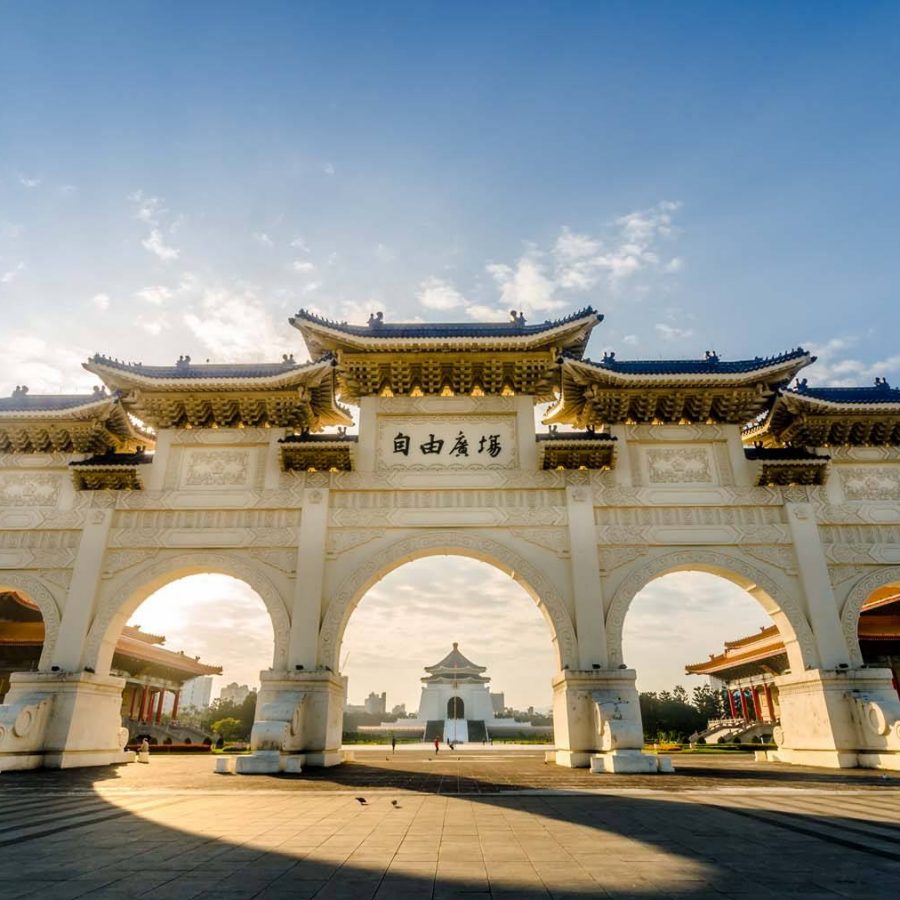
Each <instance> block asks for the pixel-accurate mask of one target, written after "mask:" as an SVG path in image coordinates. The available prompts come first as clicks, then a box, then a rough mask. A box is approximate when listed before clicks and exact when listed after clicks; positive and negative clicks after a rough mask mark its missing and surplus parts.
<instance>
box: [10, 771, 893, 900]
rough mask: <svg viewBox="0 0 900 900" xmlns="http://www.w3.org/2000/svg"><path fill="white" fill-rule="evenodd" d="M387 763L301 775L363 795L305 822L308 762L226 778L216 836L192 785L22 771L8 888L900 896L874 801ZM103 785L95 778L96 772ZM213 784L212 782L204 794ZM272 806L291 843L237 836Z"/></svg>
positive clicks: (210, 893)
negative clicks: (731, 798)
mask: <svg viewBox="0 0 900 900" xmlns="http://www.w3.org/2000/svg"><path fill="white" fill-rule="evenodd" d="M311 772H312V770H311ZM384 773H385V770H384V769H383V768H378V767H374V766H366V765H364V764H361V763H354V764H350V765H348V766H346V767H345V768H343V769H341V770H334V769H332V770H325V771H323V772H320V773H313V774H310V775H303V776H299V777H300V778H305V779H308V780H309V781H310V782H312V783H313V784H315V783H316V781H317V780H319V779H322V780H324V779H326V778H327V779H328V780H329V781H330V783H333V784H338V785H344V786H346V787H352V788H353V789H354V792H353V793H354V794H356V796H354V795H353V794H346V793H335V792H333V791H332V793H333V797H334V800H335V801H337V803H336V804H335V807H334V809H333V811H332V812H331V813H330V818H329V820H328V821H325V822H320V823H318V824H309V825H308V826H307V827H301V826H299V825H298V826H297V828H296V833H295V834H294V836H293V837H292V836H291V820H290V818H289V816H290V811H289V809H288V807H289V805H290V804H291V803H294V804H295V806H297V803H296V801H297V800H298V795H299V794H300V792H296V791H290V790H289V784H290V782H291V781H292V780H294V779H292V778H290V777H288V776H274V777H265V776H264V777H260V778H256V779H253V782H252V783H253V785H254V788H253V790H251V791H250V792H249V793H248V792H247V791H243V792H242V791H241V790H239V789H236V790H234V791H233V792H232V791H231V790H228V789H227V784H228V783H231V782H230V779H227V780H226V779H223V781H225V782H226V784H225V785H224V786H223V787H224V790H223V793H224V794H225V795H226V796H225V797H224V798H221V804H220V805H221V807H222V810H223V813H222V815H223V831H222V834H221V835H219V836H209V835H204V834H198V833H197V831H196V830H192V827H191V820H192V811H191V807H190V804H191V802H192V800H191V798H190V796H188V797H185V796H184V793H183V792H181V791H179V792H178V793H177V795H166V793H165V792H161V793H160V794H159V795H158V796H156V797H155V798H154V797H153V796H152V795H146V796H145V795H144V794H143V793H142V795H141V796H142V801H141V802H143V799H146V800H147V805H146V806H145V807H143V809H142V810H140V811H137V812H134V811H130V810H125V809H123V808H122V807H121V806H118V805H117V804H116V802H115V797H114V796H111V795H110V794H108V793H106V794H104V793H103V787H104V786H105V785H107V784H108V783H110V782H114V781H116V780H120V776H119V775H118V773H116V772H115V770H110V769H102V770H84V769H82V770H69V771H68V772H57V773H47V772H41V773H9V774H8V775H4V776H3V778H2V781H0V800H2V805H0V877H2V878H3V884H4V885H5V887H6V888H9V891H8V892H6V891H5V892H4V897H5V898H6V900H14V898H16V897H19V896H23V897H24V896H35V897H37V896H40V897H41V898H42V900H48V898H49V900H53V898H57V900H63V898H66V900H70V898H75V897H81V896H87V897H100V898H106V900H118V898H120V897H121V898H125V897H138V896H146V897H165V898H167V900H179V898H212V897H217V898H232V900H236V898H239V897H242V898H250V897H256V898H287V897H291V898H304V897H315V898H317V900H325V898H339V897H348V898H349V897H352V898H373V897H377V898H379V900H381V898H406V897H428V898H433V900H437V898H450V897H466V898H468V900H472V898H473V897H478V896H481V897H491V896H497V897H501V896H502V897H519V898H523V900H530V898H537V897H545V898H546V897H554V898H558V897H610V896H612V897H622V898H625V897H632V898H649V897H660V896H666V897H671V896H678V897H689V898H700V897H710V896H715V895H717V894H721V893H726V894H727V893H731V892H732V891H734V890H735V889H736V886H738V887H740V889H741V890H744V891H747V890H750V891H753V892H755V893H756V895H757V896H760V895H762V896H778V897H792V896H800V895H802V896H804V897H810V896H813V897H814V896H817V895H821V896H831V897H833V896H834V894H833V893H831V892H830V890H829V888H827V887H826V885H831V886H832V887H835V885H839V886H842V887H843V890H844V892H845V893H847V894H849V895H850V896H866V897H872V898H875V897H879V896H896V894H894V893H893V888H894V887H896V884H897V882H896V881H893V880H891V878H895V877H896V863H897V861H900V853H898V854H896V857H897V859H896V860H892V859H891V856H890V854H889V853H888V854H887V855H886V854H884V853H882V852H872V849H873V848H872V847H869V850H868V851H867V849H866V845H867V843H869V842H868V841H867V839H866V837H865V831H866V829H865V828H864V827H863V828H862V829H861V824H862V825H863V826H865V824H866V823H865V822H863V821H862V820H860V819H859V818H852V817H850V816H834V815H818V814H815V815H796V814H790V815H785V816H784V817H783V819H782V820H781V821H779V820H778V819H777V817H776V819H775V820H774V821H773V820H772V819H771V818H768V819H766V818H761V817H760V816H757V815H754V814H753V813H752V812H748V811H746V810H744V811H738V812H736V811H735V810H730V809H725V808H724V807H722V806H715V805H708V804H699V803H695V802H692V801H691V800H690V798H689V797H687V796H685V795H681V796H679V795H678V794H677V793H662V792H660V794H659V796H651V795H646V794H645V795H642V796H634V795H628V796H616V795H615V794H613V793H609V794H595V795H586V794H583V793H580V794H579V793H577V792H572V793H566V792H565V791H560V792H556V793H552V794H549V793H540V794H538V793H532V794H521V793H519V794H511V793H510V791H511V790H512V791H515V790H517V788H516V787H515V786H511V785H510V783H509V781H503V782H502V783H501V782H499V781H492V780H491V779H490V778H489V777H478V776H477V775H475V774H470V775H468V776H467V777H466V778H465V780H464V782H460V783H459V785H458V787H457V789H455V790H453V791H452V792H445V791H441V790H436V789H435V787H436V786H435V784H434V783H431V784H429V781H428V779H423V778H422V775H421V772H419V771H417V770H415V769H413V768H408V769H405V768H403V766H402V765H401V766H395V767H394V769H392V770H391V774H392V776H393V777H394V779H396V778H398V777H399V779H400V780H402V781H405V782H406V784H405V785H404V787H403V788H402V790H403V791H404V793H402V794H400V795H399V797H398V796H397V795H396V794H395V795H394V796H393V797H392V796H391V794H390V792H389V790H387V791H380V790H379V788H382V787H386V788H388V789H393V790H395V791H396V790H398V788H397V786H396V785H395V784H385V778H384ZM716 774H717V775H719V774H721V773H716ZM10 776H12V777H10ZM48 776H53V777H50V778H48ZM248 780H249V779H248ZM616 783H617V784H619V783H620V782H619V781H618V780H617V782H616ZM63 786H65V788H66V790H60V788H61V787H63ZM367 786H368V787H369V788H371V789H373V793H372V794H371V795H369V796H366V795H365V790H366V787H367ZM89 787H92V788H93V789H94V790H93V791H91V790H84V788H89ZM79 788H81V790H80V789H79ZM468 788H471V790H467V789H468ZM48 789H49V790H48ZM460 793H465V794H466V796H465V798H464V799H465V800H466V801H471V802H473V803H474V804H475V807H474V810H473V813H472V815H473V818H472V821H471V823H467V824H464V825H460V824H459V820H458V819H457V825H456V826H453V825H452V824H450V825H448V824H447V823H448V822H450V817H449V816H448V817H446V818H445V815H444V808H443V807H444V806H445V805H447V804H452V801H453V799H454V798H453V796H452V795H453V794H460ZM208 796H209V794H208V792H206V791H204V790H199V791H198V793H197V798H198V800H199V799H200V798H203V797H208ZM323 796H327V795H326V794H323V793H321V792H318V791H316V792H315V793H314V794H310V795H307V797H308V798H309V799H310V800H313V801H315V800H321V798H322V797H323ZM357 796H361V797H362V798H363V799H364V800H365V801H366V802H365V803H364V804H362V803H360V802H359V800H358V799H357ZM429 798H431V799H430V800H429ZM435 800H437V801H438V802H437V803H435ZM179 804H181V809H183V825H179V826H178V827H175V826H172V825H171V824H166V825H163V824H160V823H158V822H154V821H152V819H150V818H148V815H152V813H153V810H154V809H163V808H165V807H166V806H171V807H172V809H171V810H169V813H167V815H170V814H171V812H173V811H175V812H178V810H179V806H178V805H179ZM429 805H430V806H431V807H433V808H432V809H430V810H429V809H428V806H429ZM282 806H283V807H284V808H283V809H282V808H281V807H282ZM329 808H330V809H331V807H329ZM461 808H462V807H460V809H461ZM242 811H243V812H242ZM261 812H265V813H266V814H267V815H271V818H272V821H273V822H275V823H280V824H281V825H282V826H283V828H282V831H283V835H282V836H283V841H282V843H281V844H279V843H278V841H277V840H271V839H268V838H266V836H265V835H262V836H261V837H259V839H253V838H252V837H249V838H244V839H240V838H239V837H238V833H239V832H240V828H237V829H235V827H234V823H235V819H236V818H237V820H241V818H242V816H246V817H247V818H248V819H252V818H253V817H254V815H258V814H259V813H261ZM748 816H749V817H750V819H752V820H753V821H752V822H748V819H747V817H748ZM513 819H515V820H516V823H517V824H514V825H511V824H510V823H511V821H512V820H513ZM239 824H240V821H239ZM333 825H339V826H340V827H339V828H336V829H332V832H331V833H330V834H329V836H328V837H327V838H326V840H325V841H324V842H322V840H321V838H322V834H321V833H318V832H317V831H316V829H320V830H322V829H328V828H331V826H333ZM476 826H477V830H476ZM876 827H877V828H878V829H880V831H881V832H883V833H884V834H890V833H892V832H891V829H893V832H894V833H897V832H900V828H897V827H896V826H891V825H885V824H884V823H878V825H877V826H876ZM861 831H862V832H863V834H861V833H860V832H861ZM820 832H821V833H820ZM246 833H247V835H252V834H253V829H252V827H249V826H248V828H247V832H246ZM342 833H343V834H344V836H343V837H342ZM226 834H230V835H231V836H230V837H227V836H223V835H226ZM823 834H824V835H825V836H824V837H823V836H822V835H823ZM829 835H831V836H830V837H829ZM841 835H844V836H845V837H844V838H842V837H841ZM854 835H857V837H856V838H855V840H856V842H857V843H856V844H854V839H853V836H854ZM366 836H374V837H376V838H377V841H376V842H375V843H374V844H373V845H372V847H371V849H370V850H369V851H366V850H365V849H362V850H360V849H359V846H360V843H361V842H363V841H364V840H365V838H366ZM847 836H849V837H850V838H851V839H850V840H847ZM401 841H402V844H401ZM439 844H440V854H438V845H439ZM403 846H406V847H407V849H406V850H405V851H404V850H403V849H402V847H403ZM398 847H400V848H401V849H400V850H399V852H398V850H397V848H398ZM761 854H764V856H765V859H766V861H767V864H766V867H765V868H764V869H763V870H762V871H761V870H760V866H759V858H760V855H761ZM885 867H893V868H888V869H887V871H886V870H885ZM19 885H21V886H22V889H21V891H20V890H19ZM886 890H887V892H885V891H886Z"/></svg>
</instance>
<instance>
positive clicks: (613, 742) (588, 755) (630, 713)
mask: <svg viewBox="0 0 900 900" xmlns="http://www.w3.org/2000/svg"><path fill="white" fill-rule="evenodd" d="M635 679H636V674H635V672H634V671H633V670H632V669H614V670H609V669H588V670H579V671H573V670H570V669H566V670H564V671H562V672H560V673H559V674H558V675H557V676H556V678H554V679H553V730H554V737H555V739H556V746H557V748H558V749H557V750H556V755H555V762H556V764H557V765H559V766H566V767H568V768H588V767H589V766H590V768H591V770H592V771H595V772H597V771H603V772H624V771H640V772H649V771H654V772H655V771H656V770H657V765H656V757H646V759H648V760H650V761H651V762H652V767H651V765H650V762H635V761H634V760H635V759H636V758H639V757H642V754H641V749H642V748H643V745H644V740H643V732H642V729H641V710H640V703H639V699H638V692H637V689H636V687H635ZM635 755H636V756H635ZM614 757H615V761H612V760H613V758H614ZM597 759H600V760H601V761H600V762H595V760H597ZM607 759H609V760H610V761H609V762H608V763H607V762H606V760H607ZM626 759H627V760H628V762H626ZM595 766H600V767H601V768H595Z"/></svg>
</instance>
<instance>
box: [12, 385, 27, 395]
mask: <svg viewBox="0 0 900 900" xmlns="http://www.w3.org/2000/svg"><path fill="white" fill-rule="evenodd" d="M27 393H28V385H27V384H17V385H16V387H15V389H14V390H13V392H12V396H13V397H24V396H25V395H26V394H27Z"/></svg>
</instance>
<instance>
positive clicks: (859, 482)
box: [838, 466, 900, 500]
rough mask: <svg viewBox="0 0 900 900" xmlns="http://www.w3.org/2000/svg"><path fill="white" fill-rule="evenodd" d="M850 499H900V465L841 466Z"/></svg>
mask: <svg viewBox="0 0 900 900" xmlns="http://www.w3.org/2000/svg"><path fill="white" fill-rule="evenodd" d="M838 472H839V474H840V479H841V486H842V487H843V489H844V496H845V497H846V498H847V499H848V500H900V466H841V467H840V469H838Z"/></svg>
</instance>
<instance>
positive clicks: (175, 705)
mask: <svg viewBox="0 0 900 900" xmlns="http://www.w3.org/2000/svg"><path fill="white" fill-rule="evenodd" d="M180 699H181V691H175V701H174V703H173V704H172V721H173V722H176V721H177V720H178V701H179V700H180Z"/></svg>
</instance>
